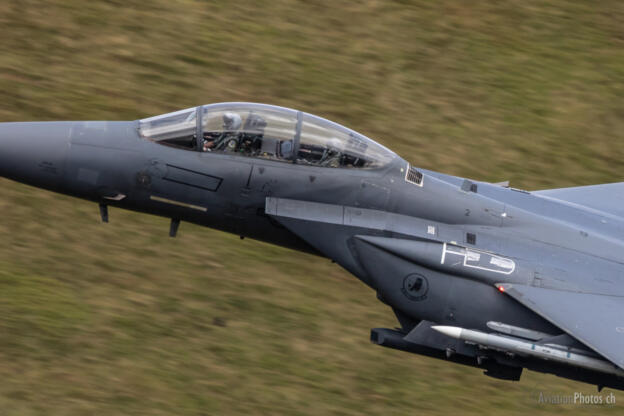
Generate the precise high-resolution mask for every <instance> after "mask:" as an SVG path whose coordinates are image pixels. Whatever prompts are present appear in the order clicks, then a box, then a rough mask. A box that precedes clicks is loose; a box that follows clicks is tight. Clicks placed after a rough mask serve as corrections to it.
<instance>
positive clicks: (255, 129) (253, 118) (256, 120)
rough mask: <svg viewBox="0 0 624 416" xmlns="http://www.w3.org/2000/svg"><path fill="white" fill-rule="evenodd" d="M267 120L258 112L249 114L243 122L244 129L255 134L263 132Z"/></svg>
mask: <svg viewBox="0 0 624 416" xmlns="http://www.w3.org/2000/svg"><path fill="white" fill-rule="evenodd" d="M266 126H267V122H266V120H265V119H264V118H262V117H261V116H259V115H258V114H250V115H249V117H247V121H246V122H245V130H246V131H249V132H251V133H255V134H263V133H264V128H265V127H266Z"/></svg>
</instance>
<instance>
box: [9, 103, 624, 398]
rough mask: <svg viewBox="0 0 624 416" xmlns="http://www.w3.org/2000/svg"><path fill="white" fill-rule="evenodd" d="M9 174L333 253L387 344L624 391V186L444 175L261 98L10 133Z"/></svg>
mask: <svg viewBox="0 0 624 416" xmlns="http://www.w3.org/2000/svg"><path fill="white" fill-rule="evenodd" d="M414 150H415V151H418V148H417V147H415V149H414ZM0 175H1V176H4V177H7V178H10V179H13V180H15V181H19V182H23V183H26V184H30V185H34V186H37V187H40V188H45V189H48V190H52V191H55V192H60V193H64V194H67V195H72V196H75V197H78V198H83V199H86V200H89V201H93V202H94V203H96V204H98V205H99V210H100V214H101V217H102V220H103V221H104V222H107V221H108V207H109V206H112V207H118V208H124V209H129V210H133V211H139V212H143V213H149V214H154V215H159V216H163V217H167V218H170V219H171V226H170V230H169V233H170V235H171V236H175V235H176V233H177V231H178V227H179V224H180V222H181V221H186V222H189V223H194V224H199V225H202V226H206V227H211V228H215V229H219V230H223V231H227V232H230V233H235V234H237V235H240V236H241V237H249V238H252V239H257V240H262V241H266V242H270V243H274V244H278V245H282V246H286V247H290V248H292V249H294V250H300V251H304V252H308V253H313V254H315V255H318V256H322V257H325V258H328V259H331V260H332V261H334V262H336V263H337V264H338V265H340V266H342V267H343V268H344V269H346V270H347V271H349V272H350V273H352V274H353V275H354V276H356V277H357V278H358V279H360V280H361V281H362V282H364V283H365V284H366V285H368V286H369V287H370V288H371V289H373V290H374V291H375V292H376V294H377V298H378V299H379V301H381V302H383V303H385V304H386V305H388V306H389V307H390V308H391V309H392V311H393V312H394V314H395V315H396V318H397V320H398V325H399V326H398V328H395V329H387V328H374V329H372V331H371V337H370V339H371V341H372V342H373V343H375V344H378V345H381V346H384V347H388V348H394V349H398V350H402V351H406V352H410V353H414V354H421V355H425V356H429V357H433V358H438V359H442V360H448V361H450V362H453V363H459V364H463V365H467V366H474V367H478V368H481V369H483V370H484V373H485V374H486V375H487V376H490V377H495V378H499V379H504V380H519V379H520V376H521V373H522V371H523V369H524V368H527V369H530V370H533V371H538V372H544V373H550V374H554V375H557V376H560V377H565V378H569V379H573V380H578V381H581V382H586V383H591V384H594V385H596V386H598V388H599V389H602V388H603V387H605V386H606V387H611V388H616V389H624V254H623V253H624V204H623V203H622V201H624V183H615V184H606V185H596V186H587V187H576V188H565V189H551V190H540V191H533V192H528V191H525V190H521V189H514V188H511V187H508V186H507V185H506V184H491V183H486V182H482V181H477V180H472V179H465V178H460V177H456V176H451V175H446V174H442V173H437V172H433V171H430V170H426V169H421V168H419V167H417V166H412V165H411V164H410V163H408V162H407V161H406V160H404V159H402V158H401V157H399V156H398V155H397V154H395V153H393V152H392V151H390V150H389V149H387V148H386V147H384V146H382V145H380V144H378V143H376V142H375V141H373V140H371V139H369V138H367V137H365V136H363V135H362V134H359V133H356V132H355V131H353V130H350V129H348V128H345V127H343V126H341V125H339V124H336V123H333V122H331V121H328V120H326V119H323V118H320V117H316V116H313V115H310V114H307V113H304V112H301V111H296V110H292V109H287V108H282V107H276V106H271V105H265V104H252V103H220V104H212V105H205V106H199V107H196V108H189V109H186V110H181V111H177V112H174V113H170V114H165V115H160V116H156V117H151V118H146V119H143V120H136V121H124V122H109V121H86V122H23V123H1V124H0ZM7 214H8V213H5V215H7ZM9 215H10V214H9Z"/></svg>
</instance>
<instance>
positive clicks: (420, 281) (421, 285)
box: [401, 273, 429, 300]
mask: <svg viewBox="0 0 624 416" xmlns="http://www.w3.org/2000/svg"><path fill="white" fill-rule="evenodd" d="M428 290H429V282H428V281H427V278H426V277H425V276H423V275H422V274H418V273H414V274H408V275H407V276H405V279H403V287H402V288H401V292H403V294H404V295H405V296H406V297H407V298H408V299H411V300H423V299H426V298H427V291H428Z"/></svg>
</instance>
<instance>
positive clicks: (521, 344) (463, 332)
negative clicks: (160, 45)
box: [431, 325, 624, 377]
mask: <svg viewBox="0 0 624 416" xmlns="http://www.w3.org/2000/svg"><path fill="white" fill-rule="evenodd" d="M431 329H434V330H436V331H438V332H440V333H441V334H444V335H446V336H449V337H451V338H455V339H459V340H463V341H466V342H468V343H473V344H477V345H479V346H482V347H485V348H489V349H493V350H498V351H501V352H507V353H513V354H517V355H521V356H528V357H534V358H538V359H542V360H548V361H554V362H557V363H561V364H566V365H571V366H575V367H581V368H585V369H587V370H592V371H598V372H601V373H606V374H613V375H616V376H619V377H624V370H622V369H620V368H618V367H616V366H615V365H613V364H611V363H610V362H608V361H605V360H601V359H599V358H594V357H590V356H588V355H586V354H582V353H578V352H572V351H569V350H566V348H565V347H564V346H553V345H550V344H549V345H548V346H546V345H541V344H536V343H533V342H529V341H527V340H524V339H520V338H515V337H508V336H503V335H498V334H488V333H485V332H481V331H474V330H471V329H465V328H460V327H456V326H444V325H434V326H432V327H431ZM588 354H591V353H590V352H589V351H588Z"/></svg>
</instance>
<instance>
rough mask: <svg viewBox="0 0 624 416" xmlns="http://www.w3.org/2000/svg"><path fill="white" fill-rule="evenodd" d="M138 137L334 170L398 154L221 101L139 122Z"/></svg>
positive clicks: (285, 114) (307, 119)
mask: <svg viewBox="0 0 624 416" xmlns="http://www.w3.org/2000/svg"><path fill="white" fill-rule="evenodd" d="M139 132H140V135H141V137H143V138H145V139H148V140H152V141H155V142H157V143H159V144H163V145H167V146H173V147H177V148H182V149H186V150H194V151H201V152H219V153H227V154H231V155H239V156H247V157H257V158H263V159H270V160H280V161H287V162H295V163H299V164H305V165H311V166H324V167H332V168H379V167H382V166H385V165H387V164H388V163H389V162H390V161H391V160H392V159H394V158H395V157H396V155H395V154H394V153H393V152H391V151H390V150H388V149H387V148H385V147H383V146H381V145H380V144H378V143H376V142H374V141H373V140H371V139H369V138H367V137H365V136H362V135H361V134H359V133H356V132H354V131H353V130H350V129H347V128H346V127H343V126H341V125H339V124H336V123H332V122H331V121H329V120H325V119H323V118H320V117H316V116H313V115H310V114H306V113H302V112H300V111H295V110H291V109H288V108H283V107H276V106H271V105H266V104H252V103H223V104H211V105H205V106H200V107H196V108H189V109H186V110H181V111H177V112H175V113H169V114H164V115H161V116H156V117H151V118H147V119H144V120H140V122H139ZM198 138H199V139H198Z"/></svg>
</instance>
